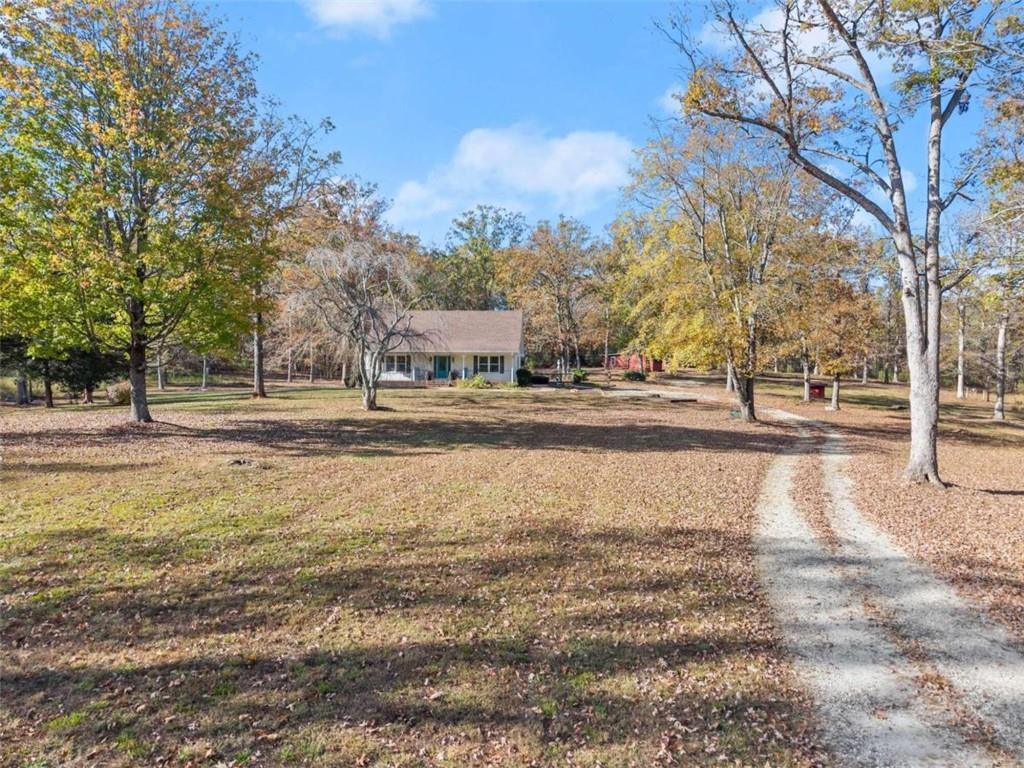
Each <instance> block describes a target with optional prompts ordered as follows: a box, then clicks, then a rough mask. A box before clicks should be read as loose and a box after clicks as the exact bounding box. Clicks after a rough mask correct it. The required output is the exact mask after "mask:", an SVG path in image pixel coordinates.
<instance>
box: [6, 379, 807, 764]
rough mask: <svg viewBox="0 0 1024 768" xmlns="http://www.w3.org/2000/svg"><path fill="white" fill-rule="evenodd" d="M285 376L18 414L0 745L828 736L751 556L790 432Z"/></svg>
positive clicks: (399, 754) (190, 758)
mask: <svg viewBox="0 0 1024 768" xmlns="http://www.w3.org/2000/svg"><path fill="white" fill-rule="evenodd" d="M273 395H274V396H273V397H272V398H270V399H269V400H266V401H252V400H250V399H249V398H248V396H247V394H246V393H243V392H240V391H231V390H217V391H210V392H206V393H196V392H185V391H170V392H167V393H162V394H156V395H154V397H153V412H154V415H155V418H156V419H157V423H155V424H152V425H142V426H132V425H128V424H126V423H125V422H124V418H125V414H124V412H123V409H115V408H111V407H106V406H96V407H85V406H82V407H69V406H63V407H60V408H58V409H56V410H54V411H45V410H44V409H41V408H33V409H15V408H5V409H4V410H3V411H2V412H0V428H2V430H3V434H4V446H5V457H4V463H3V466H2V470H0V471H2V475H0V477H2V485H0V505H2V509H3V513H2V515H3V537H2V539H0V559H2V562H3V566H2V570H0V584H2V589H3V594H4V596H5V598H4V600H5V606H4V611H3V614H2V618H0V622H2V626H0V636H2V638H3V643H4V659H5V661H4V664H3V668H2V670H0V690H2V699H0V700H2V706H3V716H2V717H0V764H2V765H5V766H30V765H31V766H65V765H140V766H142V765H145V766H149V765H155V764H158V763H159V764H170V765H197V766H198V765H211V766H212V765H317V766H320V765H338V766H355V765H363V766H392V765H401V766H444V765H451V766H456V765H458V766H465V765H484V764H488V765H490V764H497V765H514V766H528V765H593V766H596V765H603V766H626V765H635V766H651V765H657V764H685V765H702V764H707V765H722V764H726V765H731V764H742V765H765V764H766V763H768V764H771V765H810V764H813V763H815V762H816V761H820V759H821V753H820V750H819V749H818V748H817V746H816V741H815V738H814V731H813V730H812V729H811V727H810V726H809V725H808V722H809V716H808V710H807V705H806V702H805V701H804V699H803V697H802V695H801V694H800V693H798V692H797V691H796V690H795V689H794V686H793V684H792V681H791V679H790V671H789V668H788V666H787V665H786V663H785V661H784V659H783V657H782V654H781V652H780V651H779V649H778V647H777V645H776V639H775V636H774V632H773V630H772V628H771V624H770V621H769V620H768V616H767V610H766V607H765V604H764V601H763V598H762V595H761V593H760V589H759V586H758V584H757V579H756V577H755V574H754V568H753V562H752V555H751V551H750V532H751V528H752V525H753V520H752V514H751V513H752V508H753V504H754V501H755V499H756V494H757V490H758V486H759V483H760V478H761V476H762V473H763V470H764V468H765V466H766V465H767V462H768V461H769V460H770V459H771V457H772V456H773V455H774V453H775V452H776V451H777V450H778V449H779V447H780V445H781V444H782V442H783V441H784V440H785V439H786V434H785V431H784V429H782V428H781V427H773V426H770V425H754V426H744V425H741V424H739V423H737V422H736V421H735V420H733V419H730V417H729V415H728V410H727V409H718V408H714V407H710V406H707V407H705V406H698V405H696V404H691V405H688V406H679V405H671V404H668V403H657V402H650V403H627V402H616V401H613V399H612V398H604V397H601V396H600V394H598V393H594V392H590V393H569V392H566V393H554V392H535V391H457V390H429V391H386V392H384V393H383V394H382V397H381V402H382V404H383V405H384V406H386V408H387V410H384V411H380V412H377V413H364V412H363V411H361V410H360V409H359V407H358V393H356V392H352V391H345V390H338V389H317V388H308V387H300V386H296V387H294V388H291V389H283V388H282V389H278V390H275V391H274V393H273ZM725 478H728V482H723V480H724V479H725Z"/></svg>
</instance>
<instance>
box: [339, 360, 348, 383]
mask: <svg viewBox="0 0 1024 768" xmlns="http://www.w3.org/2000/svg"><path fill="white" fill-rule="evenodd" d="M341 384H342V386H343V387H348V360H342V361H341Z"/></svg>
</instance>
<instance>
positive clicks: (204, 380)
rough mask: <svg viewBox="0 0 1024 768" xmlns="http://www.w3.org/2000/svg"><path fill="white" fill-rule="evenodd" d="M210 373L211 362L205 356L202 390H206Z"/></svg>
mask: <svg viewBox="0 0 1024 768" xmlns="http://www.w3.org/2000/svg"><path fill="white" fill-rule="evenodd" d="M209 371H210V361H209V360H208V359H207V357H206V355H203V383H202V386H200V389H206V380H207V377H208V374H209Z"/></svg>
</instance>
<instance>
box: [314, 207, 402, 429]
mask: <svg viewBox="0 0 1024 768" xmlns="http://www.w3.org/2000/svg"><path fill="white" fill-rule="evenodd" d="M321 211H322V212H326V213H327V215H328V217H330V218H331V219H332V220H333V221H334V222H335V225H334V226H332V227H329V228H326V229H324V230H322V231H321V234H320V235H319V240H320V243H321V244H320V245H317V246H316V247H314V248H312V249H311V250H310V251H309V252H308V253H307V256H306V260H305V264H306V267H307V268H308V270H309V273H310V275H311V276H312V281H311V286H310V289H309V290H310V298H311V300H312V302H313V303H314V304H315V305H316V307H317V308H318V309H319V311H320V314H321V317H322V318H323V320H324V322H325V323H326V325H327V326H328V327H329V328H330V329H331V330H332V331H334V332H335V333H336V334H338V335H339V336H341V337H342V338H343V339H347V340H348V343H349V344H350V346H351V350H352V353H353V355H354V357H355V364H356V366H357V370H358V374H359V381H360V386H361V387H362V390H363V408H365V409H366V410H368V411H373V410H376V409H377V384H378V381H379V380H380V374H381V371H382V370H383V365H384V358H385V356H386V355H388V354H390V353H392V352H394V351H395V350H397V349H399V348H400V347H402V346H407V345H409V344H411V343H414V342H415V340H417V339H419V338H420V337H421V334H419V333H418V332H416V331H415V330H413V328H412V322H411V314H410V312H411V310H412V308H413V306H414V304H415V298H414V286H415V280H414V275H413V268H412V266H411V260H410V258H409V256H410V253H411V251H412V249H413V247H414V244H413V243H411V242H410V241H409V239H408V238H405V237H402V236H401V235H399V234H397V233H394V232H392V231H390V230H389V229H388V228H387V227H386V226H385V225H384V224H383V221H382V218H381V217H382V214H383V211H384V206H383V204H381V203H380V201H379V200H377V199H376V198H375V197H374V196H373V191H372V190H368V189H364V190H354V189H353V188H351V187H350V188H349V189H347V190H346V191H345V192H343V193H342V195H341V196H340V197H339V196H334V197H333V198H332V199H328V200H326V201H323V205H322V208H321Z"/></svg>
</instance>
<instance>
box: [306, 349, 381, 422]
mask: <svg viewBox="0 0 1024 768" xmlns="http://www.w3.org/2000/svg"><path fill="white" fill-rule="evenodd" d="M358 354H359V385H360V386H361V387H362V389H363V410H366V411H376V410H377V372H378V371H379V370H380V366H379V364H378V361H377V358H376V355H374V356H373V357H372V358H371V359H370V360H367V357H368V355H367V353H366V350H365V349H360V350H359V352H358ZM310 369H311V370H312V366H311V367H310Z"/></svg>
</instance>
